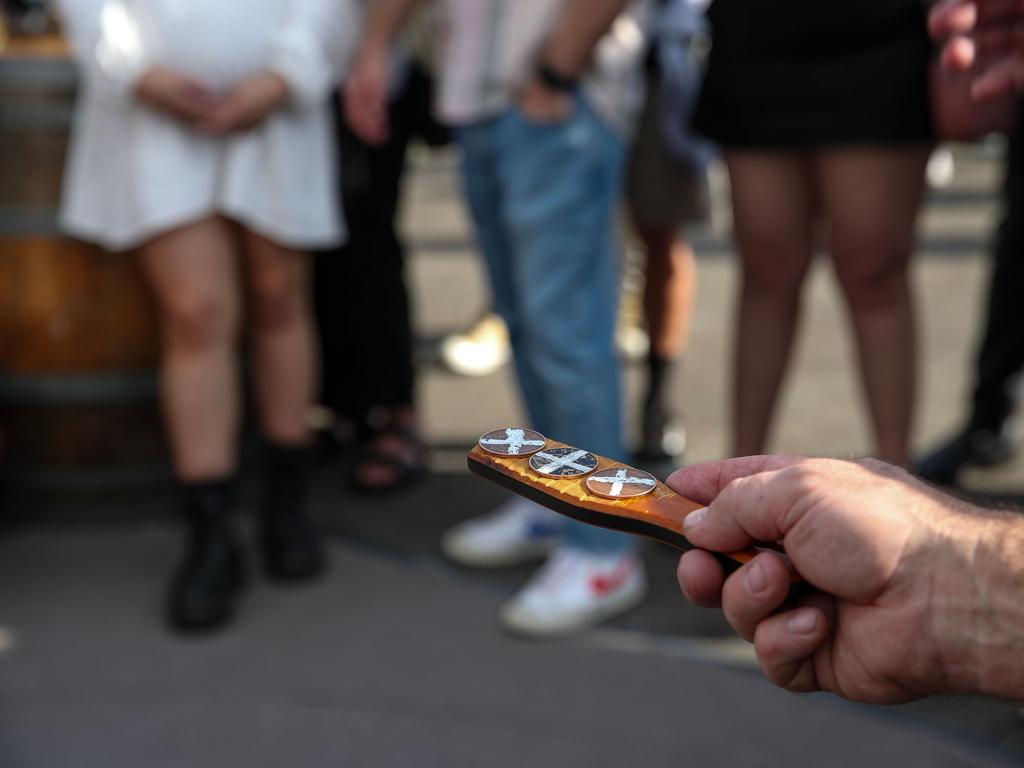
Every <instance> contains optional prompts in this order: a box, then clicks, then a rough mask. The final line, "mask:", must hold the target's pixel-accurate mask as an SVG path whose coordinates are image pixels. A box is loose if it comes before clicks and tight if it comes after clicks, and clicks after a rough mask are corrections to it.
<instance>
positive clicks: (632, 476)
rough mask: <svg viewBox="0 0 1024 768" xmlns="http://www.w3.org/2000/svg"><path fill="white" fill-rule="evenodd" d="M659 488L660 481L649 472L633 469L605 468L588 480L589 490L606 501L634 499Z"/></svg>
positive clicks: (623, 467)
mask: <svg viewBox="0 0 1024 768" xmlns="http://www.w3.org/2000/svg"><path fill="white" fill-rule="evenodd" d="M657 487H658V479H657V478H656V477H655V476H654V475H652V474H650V473H649V472H642V471H641V470H639V469H633V468H632V467H625V466H621V465H619V466H615V467H605V468H604V469H602V470H601V471H600V472H595V473H594V474H592V475H591V476H590V477H588V478H587V489H588V490H589V491H590V492H591V493H593V494H595V495H597V496H603V497H604V498H606V499H632V498H636V497H637V496H644V495H646V494H648V493H650V492H651V491H653V490H654V489H655V488H657Z"/></svg>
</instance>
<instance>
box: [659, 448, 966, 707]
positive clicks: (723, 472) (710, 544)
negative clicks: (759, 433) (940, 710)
mask: <svg viewBox="0 0 1024 768" xmlns="http://www.w3.org/2000/svg"><path fill="white" fill-rule="evenodd" d="M667 482H668V484H669V485H670V486H671V487H672V488H674V489H675V490H677V491H678V492H679V493H681V494H683V495H685V496H688V497H690V498H692V499H695V500H696V501H698V502H701V503H704V504H706V505H707V506H706V507H705V508H704V509H703V510H697V511H696V512H693V513H691V515H690V516H689V517H688V518H687V520H686V536H687V537H688V538H689V539H690V541H692V542H693V543H694V544H695V545H696V546H698V547H701V548H702V549H701V550H693V551H691V552H687V553H686V554H684V555H683V557H682V558H681V560H680V562H679V571H678V576H679V583H680V586H681V587H682V590H683V593H684V594H685V595H686V596H687V597H688V598H689V599H690V600H691V601H692V602H694V603H697V604H698V605H703V606H717V605H721V606H722V608H723V609H724V612H725V615H726V618H727V619H728V620H729V623H730V624H731V625H732V626H733V627H734V628H735V629H736V631H737V632H739V633H740V634H741V635H742V636H743V637H745V638H746V639H748V640H750V641H752V642H753V643H754V646H755V649H756V652H757V658H758V661H759V662H760V665H761V668H762V669H763V671H764V673H765V675H767V677H768V678H769V679H771V680H772V681H773V682H775V683H776V684H778V685H780V686H783V687H785V688H788V689H790V690H792V691H817V690H824V691H832V692H834V693H837V694H840V695H841V696H844V697H846V698H849V699H853V700H856V701H868V702H887V703H894V702H900V701H906V700H909V699H913V698H917V697H919V696H922V695H927V694H929V693H934V692H938V691H940V690H952V689H954V688H957V687H958V686H960V685H961V683H962V681H959V680H958V681H953V680H952V677H953V676H954V675H959V674H961V672H962V669H961V667H962V665H961V664H960V662H959V661H958V660H956V659H954V658H953V657H952V656H951V654H950V651H949V647H948V645H946V644H944V643H945V640H946V638H944V637H937V636H936V635H937V629H936V628H937V627H938V626H940V625H942V622H941V621H939V620H938V619H937V618H936V613H935V609H936V597H935V595H936V593H941V594H942V595H943V601H945V600H946V599H947V598H948V599H950V600H952V601H953V602H954V603H957V604H967V603H968V602H969V600H967V596H968V595H962V594H961V592H963V591H964V590H968V589H969V585H966V584H965V583H964V582H967V581H969V580H968V579H964V578H963V575H964V574H969V573H971V568H972V557H973V554H974V547H975V545H976V543H977V536H976V535H975V534H974V533H972V531H973V530H974V529H973V528H972V526H971V525H969V524H968V523H967V521H968V520H969V519H970V515H969V514H964V513H965V512H966V511H967V510H970V509H973V508H970V507H968V505H966V504H962V503H961V502H958V501H955V500H953V499H952V498H950V497H948V496H944V495H942V494H940V493H939V492H938V491H936V490H934V489H932V488H931V487H929V486H926V485H924V484H922V483H920V482H918V481H917V480H915V479H913V478H912V477H911V476H910V475H908V474H907V473H905V472H903V471H902V470H899V469H896V468H895V467H892V466H890V465H887V464H883V463H881V462H877V461H870V460H868V461H856V462H853V461H832V460H827V459H799V458H792V457H773V456H759V457H752V458H747V459H734V460H731V461H724V462H718V463H713V464H705V465H700V466H695V467H690V468H688V469H684V470H681V471H679V472H676V473H675V474H673V475H672V476H671V477H670V478H669V479H668V481H667ZM758 541H760V542H776V541H778V542H781V543H782V544H783V545H784V547H785V550H786V553H787V555H788V557H789V560H790V562H791V563H792V567H793V568H795V570H796V571H797V572H798V573H799V574H800V576H801V577H802V578H803V579H804V580H805V581H806V582H808V583H809V586H810V587H813V588H814V589H813V590H810V591H809V593H808V594H806V595H805V596H803V597H801V598H799V599H798V600H797V601H796V603H795V604H794V603H791V602H790V601H789V591H790V586H791V571H790V566H789V565H788V564H787V562H786V560H785V559H784V558H783V557H781V556H780V555H778V554H776V553H774V552H762V553H761V554H759V555H758V556H757V557H755V558H754V559H753V560H752V561H751V562H749V563H747V564H746V565H744V566H743V567H741V568H740V569H739V570H737V571H736V572H735V573H734V574H732V575H731V576H729V578H728V579H726V578H725V576H724V573H723V571H722V568H721V566H720V565H719V563H718V561H717V560H715V558H714V557H712V556H711V554H709V553H708V552H705V551H702V550H703V549H707V550H713V551H719V552H728V551H733V550H736V549H741V548H743V547H746V546H749V545H751V544H752V543H754V542H758ZM958 579H959V581H958ZM957 590H960V591H961V592H958V591H957ZM961 597H963V599H962V600H961V599H960V598H961ZM942 604H943V605H945V604H946V603H945V602H942Z"/></svg>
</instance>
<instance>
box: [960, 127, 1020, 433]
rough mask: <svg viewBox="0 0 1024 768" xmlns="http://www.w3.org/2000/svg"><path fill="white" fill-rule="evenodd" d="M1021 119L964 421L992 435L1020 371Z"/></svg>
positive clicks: (1011, 402)
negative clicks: (968, 415) (968, 418)
mask: <svg viewBox="0 0 1024 768" xmlns="http://www.w3.org/2000/svg"><path fill="white" fill-rule="evenodd" d="M1022 111H1024V110H1022ZM1021 118H1022V119H1020V120H1019V121H1018V128H1017V131H1016V132H1015V134H1014V135H1013V136H1011V137H1010V144H1009V150H1008V155H1007V158H1006V178H1005V182H1004V185H1003V206H1004V208H1003V219H1002V221H1001V223H1000V225H999V229H998V231H997V234H996V242H995V245H994V252H993V259H994V263H993V266H992V277H991V283H990V285H989V295H988V313H987V316H986V319H985V335H984V336H983V338H982V342H981V348H980V350H979V352H978V359H977V363H976V365H977V370H976V371H975V377H976V379H975V387H974V396H973V402H972V407H971V421H970V426H971V427H972V428H976V429H991V430H997V429H999V428H1000V427H1001V426H1002V424H1003V422H1005V421H1006V420H1007V419H1008V418H1009V417H1010V415H1011V414H1012V412H1013V410H1014V408H1015V407H1016V404H1017V383H1018V379H1019V376H1020V373H1021V370H1022V369H1024V114H1022V115H1021Z"/></svg>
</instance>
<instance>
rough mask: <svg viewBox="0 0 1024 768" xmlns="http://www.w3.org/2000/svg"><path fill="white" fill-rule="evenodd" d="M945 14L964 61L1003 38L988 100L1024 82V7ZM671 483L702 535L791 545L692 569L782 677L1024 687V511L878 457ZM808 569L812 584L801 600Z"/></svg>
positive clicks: (896, 693)
mask: <svg viewBox="0 0 1024 768" xmlns="http://www.w3.org/2000/svg"><path fill="white" fill-rule="evenodd" d="M965 9H966V10H967V11H968V12H967V13H966V15H960V14H963V13H964V11H965ZM986 9H988V10H987V11H986ZM930 23H931V31H932V34H933V35H934V36H935V37H936V38H938V39H939V40H941V41H944V42H945V46H944V50H943V62H944V64H945V65H946V66H947V67H948V68H950V69H953V70H968V69H970V67H971V66H973V64H974V62H975V57H974V54H975V50H974V48H973V46H969V48H968V49H967V50H966V51H965V50H964V49H962V48H961V47H960V43H963V42H964V41H965V40H967V41H969V40H970V37H969V36H970V35H978V34H979V33H981V38H980V39H982V40H986V39H987V40H988V41H990V43H991V47H990V48H989V51H990V52H991V53H993V54H994V58H993V60H992V62H990V63H988V64H986V65H985V66H984V67H983V68H981V69H980V70H979V72H978V74H976V75H975V76H974V84H973V87H972V92H973V94H974V95H975V97H976V98H979V99H985V98H991V97H994V96H996V95H1000V94H1005V93H1010V92H1012V91H1017V92H1018V93H1020V92H1022V91H1024V77H1020V78H1013V77H1007V76H1006V73H1007V72H1008V71H1010V72H1015V71H1018V68H1019V71H1020V72H1022V73H1024V37H1020V38H1011V37H1009V36H1002V35H996V36H995V37H992V36H988V37H986V35H985V33H987V32H992V31H996V32H1001V31H1005V30H1008V29H1010V28H1017V29H1024V4H1020V3H1015V4H1013V5H1012V6H1011V5H1010V4H1001V3H996V2H991V1H990V0H977V2H969V1H968V0H952V2H947V3H942V4H940V5H938V6H936V7H935V8H934V9H933V10H932V12H931V16H930ZM1014 25H1015V26H1014ZM964 36H968V37H964ZM1018 42H1019V46H1018V47H1015V45H1016V44H1017V43H1018ZM668 484H669V485H670V486H671V487H672V488H674V489H675V490H676V491H678V492H679V493H681V494H683V495H685V496H687V497H690V498H692V499H694V500H696V501H697V502H699V503H701V504H704V505H705V506H704V507H702V508H701V509H698V510H695V511H694V512H692V513H690V515H689V516H688V517H687V518H686V520H685V521H684V528H685V531H686V536H687V538H688V539H690V541H691V542H692V543H693V544H694V545H695V546H697V547H701V548H703V549H707V550H711V551H721V552H729V551H733V550H736V549H738V548H741V547H744V546H748V545H751V544H754V543H756V542H763V541H777V542H780V543H781V544H782V545H783V546H784V548H785V551H786V555H787V558H788V561H789V562H788V564H787V563H786V562H784V561H783V560H782V558H780V557H779V556H778V555H777V554H776V553H773V552H767V551H766V552H761V553H760V554H758V555H757V556H756V557H755V558H754V559H753V560H751V561H750V562H748V563H746V564H745V565H743V566H742V567H741V568H740V569H738V570H737V571H736V572H735V573H733V574H731V575H730V576H729V577H728V578H726V577H725V574H724V573H723V571H722V568H721V565H719V563H718V561H717V560H715V559H714V558H713V557H711V556H710V555H709V554H708V553H707V552H703V551H701V550H694V551H691V552H687V553H686V554H684V555H683V556H682V557H681V558H680V561H679V568H678V577H679V585H680V588H681V590H682V592H683V594H684V595H685V596H686V597H687V599H689V600H691V601H692V602H694V603H696V604H698V605H704V606H719V605H720V606H721V607H722V608H723V609H724V611H725V615H726V618H727V619H728V620H729V622H730V623H731V624H732V626H733V627H734V628H735V629H736V630H737V632H739V633H740V634H741V635H742V636H744V637H745V638H747V639H748V640H751V641H752V642H753V643H754V647H755V650H756V651H757V656H758V662H759V663H760V665H761V668H762V670H763V671H764V672H765V674H766V676H767V677H768V678H769V679H771V680H772V681H773V682H775V683H776V684H778V685H781V686H783V687H785V688H788V689H790V690H793V691H813V690H826V691H832V692H834V693H837V694H839V695H841V696H844V697H846V698H849V699H853V700H857V701H871V702H884V703H897V702H901V701H908V700H910V699H913V698H917V697H920V696H925V695H929V694H934V693H982V694H987V695H991V696H999V697H1003V698H1008V699H1016V700H1022V699H1024V667H1022V666H1021V665H1020V663H1019V662H1020V658H1021V656H1022V654H1024V613H1022V611H1021V608H1020V606H1021V600H1020V596H1021V584H1022V583H1024V554H1022V553H1024V520H1022V518H1021V517H1020V515H1019V514H1015V513H1011V512H1005V511H993V510H985V509H981V508H978V507H976V506H974V505H971V504H968V503H967V502H964V501H961V500H959V499H954V498H953V497H951V496H947V495H944V494H942V493H940V492H939V491H937V490H935V489H934V488H932V487H930V486H928V485H925V484H924V483H922V482H920V481H918V480H915V479H914V478H912V477H910V476H909V475H907V474H906V473H905V472H902V471H900V470H899V469H897V468H895V467H892V466H889V465H886V464H884V463H881V462H878V461H873V460H867V461H858V462H849V461H832V460H824V459H806V458H797V457H785V456H755V457H747V458H740V459H732V460H728V461H723V462H713V463H709V464H702V465H699V466H695V467H689V468H687V469H684V470H680V471H679V472H676V473H675V474H674V475H672V476H671V477H670V478H669V479H668ZM793 570H795V571H796V572H797V573H798V574H799V575H800V576H801V577H802V578H803V579H804V580H805V581H806V582H807V583H808V584H809V585H810V587H811V591H810V594H805V595H803V596H802V597H800V598H799V600H798V601H797V604H796V605H795V606H794V605H792V603H791V602H790V594H791V593H790V590H791V586H792V583H791V579H792V571H793ZM965 574H970V578H964V575H965Z"/></svg>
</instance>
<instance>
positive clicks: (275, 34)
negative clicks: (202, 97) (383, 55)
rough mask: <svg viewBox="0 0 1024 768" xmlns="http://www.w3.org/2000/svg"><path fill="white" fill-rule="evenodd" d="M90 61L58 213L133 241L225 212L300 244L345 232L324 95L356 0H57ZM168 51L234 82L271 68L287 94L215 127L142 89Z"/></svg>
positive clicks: (349, 42)
mask: <svg viewBox="0 0 1024 768" xmlns="http://www.w3.org/2000/svg"><path fill="white" fill-rule="evenodd" d="M60 6H61V9H62V11H63V14H64V17H65V22H66V25H67V27H68V29H69V31H70V34H71V39H72V43H73V47H74V49H75V54H76V57H77V59H78V61H79V64H80V68H81V73H82V80H83V83H82V89H81V93H80V96H79V100H78V106H77V112H76V120H75V125H74V133H73V137H72V143H71V148H70V155H69V159H68V164H67V169H66V171H65V181H64V195H63V201H62V210H61V219H62V222H63V225H64V227H65V229H66V230H67V231H69V232H70V233H71V234H74V235H77V236H79V237H82V238H83V239H87V240H92V241H95V242H98V243H100V244H101V245H104V246H105V247H107V248H110V249H115V250H120V249H125V248H131V247H134V246H136V245H138V244H140V243H142V242H145V241H146V240H147V239H149V238H151V237H153V236H154V235H156V234H159V233H161V232H163V231H166V230H168V229H172V228H174V227H177V226H180V225H182V224H185V223H188V222H190V221H194V220H196V219H199V218H202V217H204V216H207V215H210V214H214V213H220V214H223V215H225V216H228V217H230V218H233V219H235V220H237V221H240V222H241V223H243V224H244V225H246V226H247V227H249V228H251V229H252V230H254V231H256V232H258V233H259V234H261V235H264V236H265V237H267V238H269V239H271V240H275V241H277V242H279V243H281V244H282V245H286V246H290V247H293V248H313V247H319V246H327V245H332V244H335V243H337V242H338V241H340V240H341V239H342V238H343V235H344V230H343V223H342V222H341V220H340V214H339V205H338V201H337V190H338V184H337V178H336V176H337V174H336V162H335V159H334V137H333V126H332V121H331V116H330V111H329V103H328V101H327V99H328V94H329V92H330V91H331V89H332V87H333V86H334V84H335V83H336V82H337V81H338V79H339V77H340V74H341V68H342V65H343V62H345V60H346V59H347V58H348V56H349V54H350V53H351V51H352V49H353V48H354V45H355V42H356V35H357V33H358V26H359V25H358V12H357V7H356V4H355V3H354V1H353V0H60ZM156 65H162V66H166V67H171V68H174V69H177V70H179V71H182V72H184V73H186V74H189V75H192V76H193V77H195V78H197V79H198V80H200V81H201V82H203V83H204V84H205V85H206V86H207V87H209V88H211V89H214V90H226V89H228V88H230V87H231V86H232V85H233V84H235V83H237V82H238V81H239V80H241V79H242V78H244V77H246V76H248V75H251V74H254V73H256V72H259V71H263V70H268V69H269V70H271V71H274V72H276V73H278V74H280V75H281V76H282V77H284V78H285V80H286V81H287V82H288V85H289V89H290V92H291V94H292V101H291V103H290V104H289V105H288V106H287V107H285V108H283V109H280V110H278V111H276V112H275V113H273V114H272V115H270V116H269V117H268V118H267V119H266V120H264V121H263V122H262V123H261V124H260V125H258V126H256V127H254V128H252V129H250V130H248V131H244V132H242V133H238V134H233V135H230V136H227V137H222V138H214V137H210V136H206V135H203V134H201V133H198V132H196V131H193V130H192V129H190V128H188V127H186V126H184V125H182V124H181V123H179V122H178V121H176V120H174V119H172V118H170V117H168V116H165V115H163V114H162V113H159V112H157V111H155V110H153V109H151V108H148V107H146V106H144V105H142V104H140V103H138V102H137V101H135V99H134V98H133V95H132V94H133V89H134V85H135V83H136V81H137V79H138V77H139V76H140V75H141V74H142V73H143V72H144V71H145V70H146V69H147V68H149V67H152V66H156Z"/></svg>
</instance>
